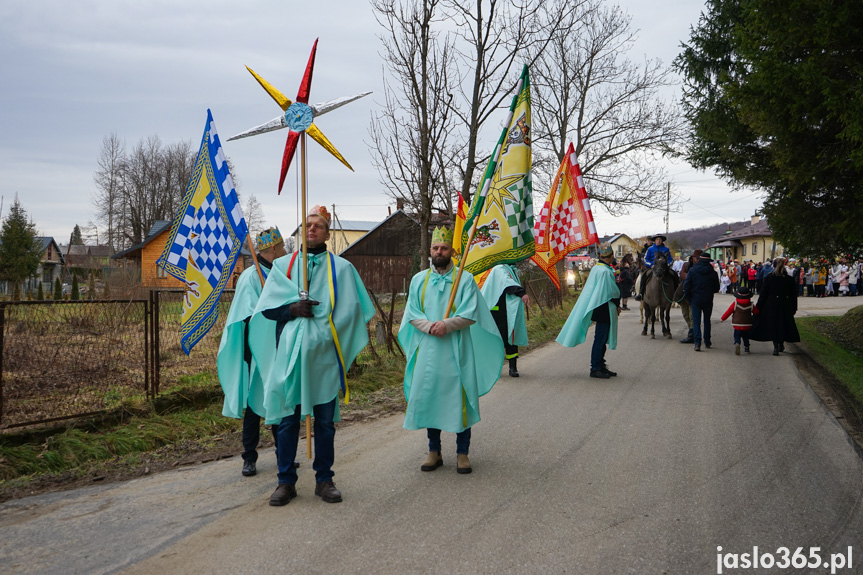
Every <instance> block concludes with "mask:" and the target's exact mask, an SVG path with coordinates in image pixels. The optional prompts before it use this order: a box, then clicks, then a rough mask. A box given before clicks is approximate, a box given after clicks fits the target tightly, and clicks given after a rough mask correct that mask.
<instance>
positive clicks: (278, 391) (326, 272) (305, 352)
mask: <svg viewBox="0 0 863 575" xmlns="http://www.w3.org/2000/svg"><path fill="white" fill-rule="evenodd" d="M329 238H330V215H329V213H328V212H327V209H326V208H324V207H321V206H315V207H313V208H312V209H311V211H310V213H309V214H308V225H307V226H306V238H305V240H306V247H307V252H308V258H307V261H304V257H303V254H302V252H301V251H298V252H294V253H293V254H291V255H286V256H284V257H282V258H279V259H277V260H276V261H275V262H273V269H272V273H270V275H269V276H268V277H269V279H268V280H267V282H266V284H265V285H264V290H263V292H262V293H261V298H260V300H259V302H258V305H257V307H256V308H255V313H254V315H252V319H251V320H250V322H249V328H250V329H249V332H250V333H249V346H250V348H251V350H252V356H253V357H254V359H255V361H256V362H257V365H258V369H259V370H260V373H261V378H262V379H263V382H264V402H263V403H264V413H265V415H266V417H267V420H268V421H274V420H277V421H279V427H278V443H277V445H276V450H277V456H276V459H277V461H278V466H279V472H278V481H279V484H278V487H277V488H276V490H275V491H274V492H273V494H272V496H270V505H274V506H279V505H287V504H288V503H289V502H290V501H291V499H293V498H294V497H296V496H297V489H296V487H295V485H296V483H297V469H296V464H295V462H294V458H295V456H296V453H297V441H298V439H299V433H300V421H301V419H302V417H304V416H306V415H309V414H314V438H315V449H314V452H315V460H314V463H313V468H314V470H315V495H316V496H318V497H320V498H321V499H322V500H323V501H325V502H327V503H338V502H339V501H341V500H342V493H341V492H340V491H339V490H338V489H337V488H336V486H335V483H333V475H334V473H333V471H332V466H333V462H334V460H335V450H334V438H335V434H336V428H335V424H334V422H336V421H339V420H340V417H339V402H338V399H339V391H340V390H341V391H343V392H344V394H345V402H347V401H349V397H350V391H349V389H348V387H347V380H346V379H345V375H346V373H347V367H349V366H350V365H351V363H352V362H353V361H354V359H355V358H356V356H357V354H358V353H359V352H360V350H362V349H363V348H364V347H365V346H366V344H367V343H368V341H369V336H368V330H367V329H366V323H367V322H368V321H369V320H370V319H371V318H372V316H373V315H374V313H375V311H374V306H373V305H372V302H371V300H370V299H369V296H368V294H367V293H366V289H365V286H363V282H362V280H361V279H360V276H359V274H358V273H357V271H356V269H354V266H353V265H351V263H350V262H348V261H347V260H344V259H342V258H340V257H338V256H335V255H333V254H332V253H330V252H328V251H327V244H326V242H327V240H329ZM306 274H308V278H309V279H308V285H309V291H308V294H306V293H303V292H302V289H301V286H303V285H304V283H305V281H304V276H305V275H306Z"/></svg>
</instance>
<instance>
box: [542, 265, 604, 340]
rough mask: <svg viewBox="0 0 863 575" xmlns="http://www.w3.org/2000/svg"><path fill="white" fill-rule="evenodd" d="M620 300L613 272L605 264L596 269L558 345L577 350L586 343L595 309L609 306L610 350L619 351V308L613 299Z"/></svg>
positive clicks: (573, 309)
mask: <svg viewBox="0 0 863 575" xmlns="http://www.w3.org/2000/svg"><path fill="white" fill-rule="evenodd" d="M619 297H620V290H619V289H618V287H617V282H615V281H614V270H613V269H612V268H611V267H610V266H607V265H605V264H603V263H598V264H596V265H595V266H593V269H592V270H590V275H589V276H587V281H586V282H584V287H583V288H582V289H581V295H579V296H578V300H577V301H576V302H575V306H573V308H572V311H571V312H570V313H569V317H568V318H567V320H566V323H565V324H563V329H561V330H560V334H559V335H558V336H557V342H558V343H559V344H561V345H564V346H566V347H575V346H577V345H578V344H580V343H584V340H585V339H586V338H587V328H589V327H590V323H591V320H590V316H591V315H592V314H593V310H595V309H596V308H598V307H599V306H601V305H607V306H608V316H609V318H611V331H610V332H609V334H608V347H609V348H611V349H617V306H616V305H614V302H612V301H611V300H612V299H613V298H619Z"/></svg>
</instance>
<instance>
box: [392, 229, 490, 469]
mask: <svg viewBox="0 0 863 575" xmlns="http://www.w3.org/2000/svg"><path fill="white" fill-rule="evenodd" d="M452 253H453V250H452V231H451V230H446V229H443V228H436V229H435V230H434V234H433V236H432V244H431V262H432V265H431V267H430V268H429V269H428V270H426V271H421V272H419V273H418V274H416V275H415V276H414V277H413V278H412V279H411V285H410V290H409V292H408V301H407V305H406V307H405V313H404V316H403V317H402V323H401V327H400V328H399V335H398V337H399V343H401V346H402V349H404V350H405V354H406V356H407V358H408V361H407V365H406V366H405V379H404V389H405V398H406V399H407V410H406V411H405V422H404V428H405V429H422V428H427V429H428V432H427V434H428V441H429V454H428V458H427V459H426V461H425V462H424V463H423V464H422V466H421V467H420V468H421V469H422V470H423V471H433V470H435V469H437V468H438V467H440V466H441V465H443V457H442V456H441V441H440V434H441V430H443V431H448V432H451V433H455V434H457V435H456V454H457V466H456V469H457V471H458V472H459V473H470V472H471V471H472V468H471V465H470V459H468V452H469V450H470V433H471V427H472V426H473V425H475V424H476V423H478V422H479V420H480V415H479V398H480V397H481V396H483V395H485V394H486V393H488V392H489V391H491V388H492V386H493V385H494V384H495V382H496V381H497V380H498V378H499V377H500V368H501V367H502V366H503V344H502V341H501V339H500V334H499V333H498V331H497V327H496V326H495V324H494V320H493V319H492V317H491V313H490V312H489V310H488V306H486V304H485V301H484V300H483V299H482V296H481V295H480V292H479V288H478V287H477V285H476V282H475V281H474V280H473V276H471V275H470V274H469V273H468V272H464V273H463V274H462V277H461V281H460V282H459V285H458V288H457V290H456V297H455V301H454V302H453V310H452V313H451V314H449V315H450V317H448V318H447V319H444V315H445V311H446V307H447V304H448V303H449V298H450V294H451V293H452V288H453V279H454V276H455V268H454V266H453V263H452Z"/></svg>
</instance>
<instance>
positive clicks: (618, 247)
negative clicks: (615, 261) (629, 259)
mask: <svg viewBox="0 0 863 575" xmlns="http://www.w3.org/2000/svg"><path fill="white" fill-rule="evenodd" d="M617 257H623V245H622V244H618V246H617Z"/></svg>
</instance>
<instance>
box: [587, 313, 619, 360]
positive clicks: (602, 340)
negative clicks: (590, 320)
mask: <svg viewBox="0 0 863 575" xmlns="http://www.w3.org/2000/svg"><path fill="white" fill-rule="evenodd" d="M612 313H614V312H612ZM610 332H611V324H610V323H604V322H602V323H601V322H596V329H595V331H594V334H593V347H591V348H590V371H600V370H601V369H602V368H603V367H605V344H606V343H608V334H609V333H610Z"/></svg>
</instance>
